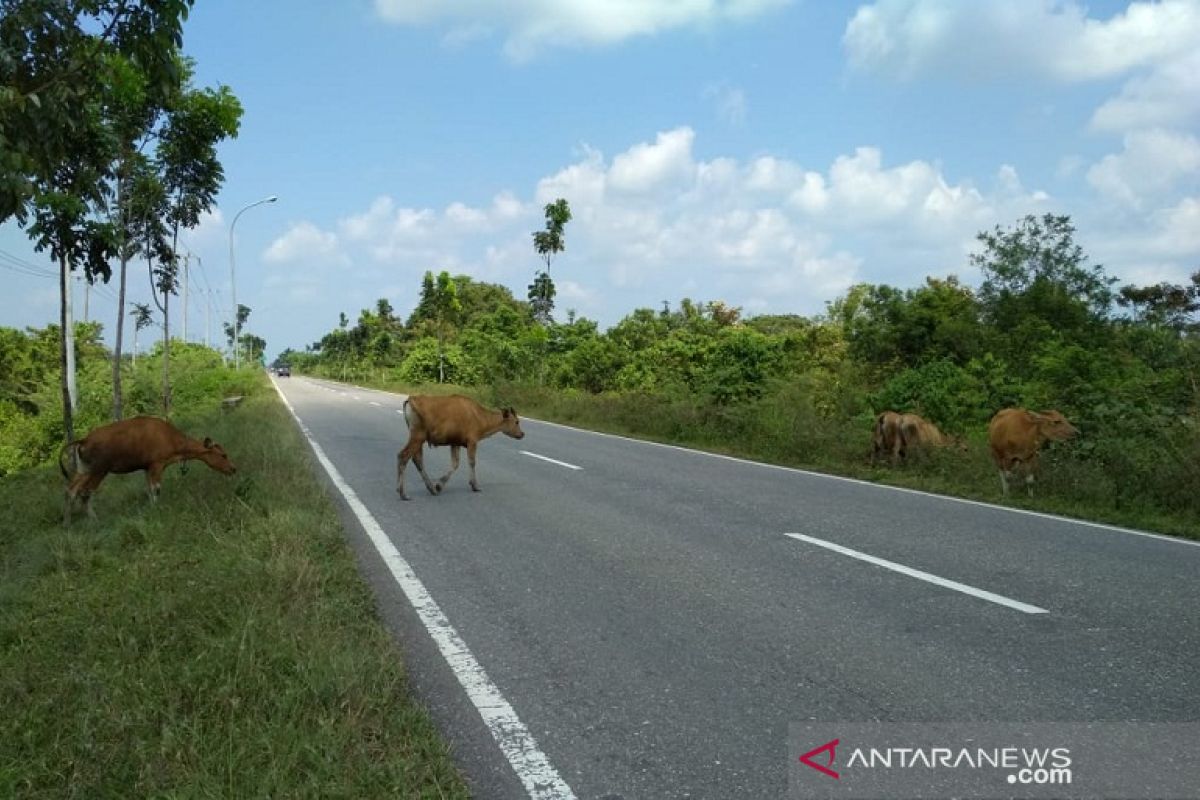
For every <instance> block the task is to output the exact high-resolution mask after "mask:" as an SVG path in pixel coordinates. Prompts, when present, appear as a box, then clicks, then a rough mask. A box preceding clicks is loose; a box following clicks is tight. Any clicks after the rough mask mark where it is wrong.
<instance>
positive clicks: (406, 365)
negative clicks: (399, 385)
mask: <svg viewBox="0 0 1200 800" xmlns="http://www.w3.org/2000/svg"><path fill="white" fill-rule="evenodd" d="M397 377H399V379H400V380H402V381H404V382H406V383H462V384H468V385H469V384H473V383H475V381H476V380H477V379H478V375H477V370H476V366H475V364H474V363H473V362H472V361H471V359H470V358H468V357H467V355H466V353H464V352H463V349H462V348H461V347H459V346H458V345H449V346H446V347H445V350H444V352H442V346H441V345H439V343H438V341H437V340H436V339H429V338H426V339H419V340H417V341H416V342H415V343H414V344H413V345H412V347H411V348H409V351H408V355H407V356H406V357H405V358H404V361H403V362H401V364H400V368H399V370H398V371H397Z"/></svg>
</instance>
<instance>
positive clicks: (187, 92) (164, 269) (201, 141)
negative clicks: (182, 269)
mask: <svg viewBox="0 0 1200 800" xmlns="http://www.w3.org/2000/svg"><path fill="white" fill-rule="evenodd" d="M179 70H180V73H181V75H182V81H181V85H182V86H183V87H184V88H183V90H182V91H181V92H180V94H179V95H178V96H177V97H175V98H173V99H172V102H171V103H170V105H169V106H168V108H167V112H166V117H165V119H164V122H163V130H162V132H161V134H160V135H159V144H158V155H157V159H156V161H157V165H158V169H159V174H160V175H161V176H162V184H163V189H164V190H165V193H166V197H167V209H166V219H165V222H166V224H167V225H168V227H169V229H170V231H171V252H170V258H169V259H168V260H160V261H159V266H160V269H159V271H158V273H157V276H156V277H157V279H158V280H157V288H158V289H159V291H161V293H162V296H163V299H162V302H161V303H159V301H158V298H157V296H155V297H154V301H155V303H158V305H159V308H161V309H162V312H163V413H164V414H168V413H170V407H171V374H170V316H169V314H168V309H169V298H170V295H171V294H173V293H174V292H175V286H176V276H177V275H178V262H179V257H178V253H177V246H178V242H179V229H180V228H181V227H182V228H194V227H196V226H197V225H199V224H200V215H201V214H203V213H204V212H205V211H208V210H210V209H211V208H212V205H213V201H214V200H215V199H216V196H217V192H218V191H219V190H220V188H221V184H222V183H223V182H224V180H225V171H224V169H223V168H222V166H221V162H220V160H219V159H218V158H217V144H218V143H219V142H221V141H223V140H224V139H227V138H231V137H236V136H237V133H238V127H239V122H240V120H241V116H242V105H241V103H239V102H238V99H237V98H236V97H235V96H234V95H233V92H232V91H230V89H229V87H228V86H220V87H218V88H216V89H192V88H190V86H188V82H189V80H190V78H191V73H192V64H191V62H190V61H186V60H183V59H180V63H179ZM151 288H152V289H153V288H155V285H154V282H152V287H151ZM151 294H152V296H153V294H154V293H153V291H152V292H151ZM237 327H238V331H236V332H235V333H237V334H240V329H241V325H240V323H238V324H237Z"/></svg>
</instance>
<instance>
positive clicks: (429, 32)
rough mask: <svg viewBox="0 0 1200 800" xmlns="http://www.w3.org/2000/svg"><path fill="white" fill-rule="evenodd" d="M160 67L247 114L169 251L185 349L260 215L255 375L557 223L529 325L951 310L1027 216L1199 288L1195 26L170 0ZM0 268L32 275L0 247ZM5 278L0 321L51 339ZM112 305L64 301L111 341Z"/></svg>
mask: <svg viewBox="0 0 1200 800" xmlns="http://www.w3.org/2000/svg"><path fill="white" fill-rule="evenodd" d="M184 49H185V51H186V52H187V53H188V54H189V55H191V56H193V57H194V58H195V59H196V60H197V63H198V71H197V83H198V84H201V85H215V84H217V83H225V84H227V85H229V86H230V87H231V88H232V89H233V91H234V92H235V93H236V94H237V95H238V97H239V98H240V99H241V100H242V102H243V104H244V106H245V109H246V113H245V116H244V118H243V121H242V131H241V134H240V135H239V137H238V138H237V139H236V140H233V141H230V142H228V143H226V144H225V145H224V146H223V147H222V151H221V152H222V159H223V162H224V165H225V170H226V184H225V188H224V190H223V191H222V193H221V195H220V198H219V202H220V207H219V208H218V209H216V210H215V211H214V213H213V214H212V215H210V216H209V217H207V218H206V219H205V220H204V222H203V224H202V225H201V226H200V227H199V228H198V229H197V230H196V231H194V232H192V233H191V234H190V235H189V237H188V242H187V245H188V247H189V249H190V251H191V252H192V253H193V254H195V256H196V257H198V258H199V259H200V263H201V264H202V267H201V268H200V269H198V270H197V271H196V274H194V276H193V281H192V287H193V289H195V288H196V287H199V288H200V289H201V291H193V292H192V294H191V297H190V298H189V308H190V311H191V313H190V317H189V328H188V336H189V338H191V339H200V340H202V339H203V336H204V320H205V314H206V312H207V311H208V306H209V304H211V306H212V313H213V322H212V331H213V336H214V339H215V338H216V336H217V334H216V331H217V330H218V329H219V322H220V321H224V320H226V319H227V318H228V313H229V311H228V308H229V303H230V293H229V223H230V221H231V220H232V218H233V215H234V214H236V213H237V211H238V210H239V209H240V208H242V207H244V206H245V205H246V204H248V203H251V202H253V201H255V200H258V199H260V198H262V197H265V196H267V195H271V194H275V195H278V196H279V198H280V199H279V201H278V202H277V203H275V204H271V205H263V206H260V207H257V208H254V209H252V210H250V211H247V212H246V213H245V214H244V215H243V216H242V218H241V220H240V221H239V222H238V225H237V241H236V248H237V256H236V258H237V281H238V282H237V295H238V300H239V301H240V302H242V303H245V304H246V305H249V306H251V308H252V309H253V312H252V314H251V318H250V323H249V328H250V330H252V331H253V332H255V333H258V334H259V335H261V336H263V337H264V338H266V339H267V341H268V344H269V350H270V352H277V351H278V350H280V349H282V348H283V347H287V346H291V347H295V348H302V347H303V346H304V345H305V344H308V343H311V342H313V341H315V340H317V339H319V338H320V336H321V335H322V334H323V333H325V332H326V331H328V330H330V329H331V328H332V327H333V326H334V325H335V324H336V321H337V316H338V312H340V311H344V312H346V313H347V315H348V316H350V317H351V319H354V318H356V317H357V314H358V311H359V309H361V308H364V307H367V306H371V305H373V304H374V301H375V299H376V298H379V297H386V298H387V299H388V300H389V301H390V302H391V303H392V304H393V305H394V306H395V307H396V309H397V310H398V311H399V312H401V313H402V314H405V315H407V313H408V312H409V311H410V310H411V309H412V307H413V306H414V304H415V302H416V295H417V292H418V290H419V286H420V278H421V275H422V274H423V273H424V271H425V270H427V269H432V270H435V271H438V270H442V269H447V270H450V271H451V272H453V273H465V274H468V275H471V276H473V277H475V278H477V279H480V280H486V281H492V282H497V283H501V284H504V285H506V286H508V287H510V288H511V289H512V290H513V293H514V294H515V295H516V296H518V297H524V295H525V292H526V286H527V285H528V283H529V282H530V280H531V279H532V277H533V274H534V271H535V269H537V267H538V265H539V261H538V260H537V258H536V256H535V254H534V252H533V249H532V243H531V236H530V233H531V232H532V231H534V230H537V229H540V228H541V227H542V225H543V222H544V218H543V215H542V210H541V209H542V206H543V205H544V204H545V203H547V202H549V201H552V200H554V199H555V198H556V197H565V198H567V200H568V201H569V202H570V203H571V206H572V209H573V210H574V213H575V219H574V220H573V221H572V222H571V223H570V224H569V225H568V226H567V230H566V240H567V250H566V252H565V253H563V254H562V255H561V256H559V258H558V259H557V260H556V261H555V263H554V265H553V268H552V275H553V277H554V279H555V282H556V285H557V286H558V290H559V296H558V307H557V310H558V316H559V317H560V318H561V317H562V316H563V315H564V314H565V312H566V310H567V309H568V308H573V309H575V310H577V312H578V313H579V314H581V315H583V316H587V317H590V318H593V319H597V320H598V321H599V322H600V323H601V325H602V326H608V325H611V324H613V323H615V322H616V321H618V320H619V319H620V318H621V317H622V316H624V315H625V314H626V313H628V312H629V311H631V310H632V309H634V308H636V307H642V306H649V307H655V308H657V307H659V306H660V305H661V303H662V301H663V300H668V301H670V302H671V303H672V304H673V305H674V304H675V303H677V302H678V301H679V299H680V298H682V297H685V296H687V297H691V298H693V299H696V300H723V301H725V302H726V303H729V304H731V305H736V306H741V307H742V308H743V309H744V310H745V312H746V313H747V314H757V313H789V312H794V313H801V314H816V313H820V312H821V311H822V310H823V309H824V307H825V303H826V302H827V301H830V300H833V299H834V298H836V297H837V296H839V295H840V294H841V293H843V292H844V291H845V289H846V288H847V287H848V286H850V285H851V284H853V283H856V282H860V281H867V282H877V283H891V284H893V285H899V286H904V287H910V286H915V285H917V284H919V283H920V282H921V281H922V280H923V279H924V277H925V276H926V275H937V276H943V275H947V274H957V275H959V276H960V277H961V278H962V279H963V280H964V281H966V282H968V283H970V284H976V283H977V282H978V279H979V276H978V274H976V273H975V272H974V271H973V270H972V269H971V267H970V265H969V262H968V255H969V254H970V253H971V252H973V251H974V250H975V249H976V244H975V241H974V236H975V234H976V233H978V232H979V231H981V230H985V229H990V228H992V227H993V226H995V225H998V224H999V225H1003V226H1008V225H1011V224H1013V223H1014V222H1016V221H1017V220H1018V219H1019V218H1020V217H1022V216H1023V215H1025V214H1029V213H1033V214H1041V213H1044V212H1054V213H1062V214H1069V215H1071V217H1072V218H1073V220H1074V221H1075V223H1076V226H1077V228H1078V233H1077V238H1078V241H1079V243H1080V244H1082V245H1083V247H1084V249H1085V250H1086V251H1087V252H1088V253H1089V255H1090V256H1091V257H1092V259H1093V261H1095V262H1099V263H1102V264H1104V265H1105V266H1106V267H1107V268H1108V270H1109V272H1110V274H1112V275H1115V276H1116V277H1118V278H1119V279H1120V280H1121V281H1122V283H1126V282H1133V283H1139V284H1140V283H1147V282H1154V281H1158V280H1171V281H1182V280H1184V279H1185V278H1186V276H1187V275H1188V274H1189V273H1190V272H1191V271H1193V270H1195V269H1197V268H1200V138H1198V135H1200V0H1166V1H1164V2H1156V3H1148V2H1139V3H1117V2H1093V3H1090V4H1088V5H1086V6H1084V5H1081V4H1078V3H1075V2H1052V1H1051V0H995V1H993V0H976V1H975V2H971V3H963V2H957V1H956V0H881V1H880V2H874V3H861V4H860V3H837V2H815V0H809V1H808V2H801V1H800V0H794V1H789V0H374V2H370V1H369V0H343V2H338V3H317V2H303V3H297V2H294V0H292V1H291V2H283V1H282V0H280V1H279V2H276V1H275V0H257V1H256V2H254V3H245V2H234V0H199V1H198V2H197V4H196V7H195V9H194V10H193V12H192V15H191V17H190V19H189V21H188V23H187V26H186V28H185V34H184ZM14 259H16V260H17V262H20V263H22V264H32V265H33V266H34V267H35V268H41V269H45V270H48V269H50V268H51V265H50V264H49V261H48V259H47V258H45V257H44V256H42V255H40V254H35V253H33V251H32V248H31V247H30V246H29V244H28V242H27V240H26V238H25V236H24V234H23V232H21V231H20V230H19V229H17V228H16V227H15V226H14V225H13V224H12V223H8V224H6V225H5V226H3V227H0V266H4V265H8V266H10V267H11V266H12V264H13V263H14ZM27 271H29V270H28V269H24V270H22V272H20V273H18V272H17V271H14V270H11V269H9V270H7V271H6V274H4V278H5V285H6V286H7V287H9V290H8V291H6V292H5V293H4V296H3V298H2V299H0V324H3V325H9V326H24V325H38V326H40V325H44V324H46V323H47V322H50V321H53V320H54V319H55V318H56V313H57V312H56V295H55V284H54V283H53V282H52V281H51V280H50V279H49V278H47V277H39V276H36V275H25V274H24V272H27ZM34 271H35V272H36V271H37V269H35V270H34ZM131 278H132V280H131V294H132V298H133V299H134V300H137V301H144V300H145V299H146V297H147V291H146V289H145V285H146V279H145V276H144V268H143V269H142V270H141V271H135V272H134V273H133V274H132V276H131ZM114 297H115V292H114V287H113V286H111V285H110V286H107V287H102V288H100V289H98V290H96V291H94V292H93V293H92V295H91V300H90V303H89V306H90V307H89V312H90V314H91V316H92V317H93V318H97V319H101V320H103V321H105V322H106V326H107V327H108V328H110V329H111V327H112V323H111V318H112V317H113V316H114V314H115V303H114V300H113V298H114ZM77 302H79V303H82V294H80V295H79V300H78V301H77ZM176 319H177V320H178V318H176Z"/></svg>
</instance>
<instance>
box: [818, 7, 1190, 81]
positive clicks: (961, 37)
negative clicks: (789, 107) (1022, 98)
mask: <svg viewBox="0 0 1200 800" xmlns="http://www.w3.org/2000/svg"><path fill="white" fill-rule="evenodd" d="M842 41H843V45H844V47H845V49H846V51H847V54H848V56H849V58H850V62H851V64H853V65H854V66H855V67H858V68H860V69H865V70H870V71H875V72H880V73H884V74H893V75H898V76H900V77H905V78H910V77H915V76H917V75H928V74H949V75H954V76H965V77H970V78H995V77H1002V76H1009V75H1014V74H1017V75H1027V74H1037V75H1045V76H1048V77H1050V78H1053V79H1056V80H1060V81H1068V82H1074V81H1085V80H1095V79H1099V78H1109V77H1114V76H1120V75H1123V74H1125V73H1127V72H1129V71H1130V70H1133V69H1137V68H1141V67H1148V66H1155V65H1158V64H1162V63H1166V62H1168V61H1171V60H1173V59H1175V58H1178V57H1180V56H1183V55H1185V54H1188V53H1191V52H1194V51H1195V49H1196V48H1197V47H1198V46H1200V3H1198V2H1197V1H1196V0H1163V1H1162V2H1156V3H1150V2H1135V3H1131V4H1130V5H1129V7H1128V8H1126V9H1125V11H1124V12H1122V13H1119V14H1116V15H1114V16H1113V17H1111V18H1109V19H1106V20H1099V19H1094V18H1091V17H1089V16H1088V15H1087V9H1086V7H1085V6H1083V5H1081V4H1079V3H1078V2H1075V1H1074V0H1065V1H1064V2H1051V1H1050V0H973V2H970V3H963V2H957V1H956V0H880V1H879V2H876V3H873V4H870V5H864V6H862V7H860V8H859V9H858V10H857V11H856V12H855V14H854V17H853V18H852V19H851V20H850V22H849V24H848V25H847V26H846V31H845V34H844V36H843V40H842Z"/></svg>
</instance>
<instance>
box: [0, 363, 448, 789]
mask: <svg viewBox="0 0 1200 800" xmlns="http://www.w3.org/2000/svg"><path fill="white" fill-rule="evenodd" d="M176 421H177V422H178V423H179V424H180V426H181V427H183V428H184V429H185V430H188V431H189V432H191V433H193V434H196V435H200V436H204V435H210V436H212V437H213V438H215V439H216V440H217V441H219V442H221V443H223V444H225V446H226V448H227V449H228V450H229V452H230V455H231V457H232V458H233V460H234V462H235V463H236V464H237V466H238V468H239V472H238V474H237V475H236V476H234V477H232V478H229V477H225V476H222V475H219V474H217V473H215V472H211V471H210V470H208V469H207V468H206V467H204V466H203V464H200V463H199V462H196V463H193V464H192V465H191V467H190V469H189V471H188V472H187V474H181V473H180V469H179V467H172V468H171V469H169V470H168V471H167V477H166V480H165V481H164V486H163V494H162V499H161V501H160V503H159V504H158V506H157V507H153V508H151V507H149V506H148V505H147V503H146V499H145V493H144V488H143V487H144V481H143V477H142V473H135V474H133V475H129V476H110V477H109V478H108V479H107V480H106V481H105V482H104V484H103V486H102V487H101V489H100V491H99V492H98V493H97V495H96V499H95V501H94V504H95V507H96V510H97V512H98V514H99V515H100V519H99V521H98V522H89V521H87V520H86V518H84V517H77V519H76V524H75V526H74V527H73V528H72V529H71V530H70V531H64V530H63V529H62V528H61V513H62V505H61V498H62V494H61V493H62V480H61V477H60V476H59V475H58V472H57V467H41V468H37V469H33V470H27V471H25V472H22V473H18V474H16V475H14V476H11V477H9V478H5V479H3V480H0V508H3V509H4V513H3V515H0V709H2V710H3V711H2V713H0V797H17V796H19V797H34V798H39V797H45V798H71V797H88V798H92V797H120V798H125V797H149V796H170V797H177V798H190V797H322V798H327V797H355V798H357V797H379V796H389V797H413V798H417V797H419V798H462V797H466V796H467V790H466V787H465V784H464V782H463V781H462V779H461V777H460V775H459V774H458V772H457V771H456V769H455V767H454V765H453V763H452V761H451V759H450V756H449V752H448V750H447V748H446V746H445V744H444V743H443V742H442V741H441V739H440V737H439V736H438V734H437V732H436V730H435V729H434V727H433V725H432V723H431V722H430V720H429V718H428V717H427V715H426V714H425V713H424V711H423V710H422V709H421V708H419V707H417V706H416V705H414V703H413V701H412V700H411V698H410V697H409V696H408V693H407V688H406V681H405V674H404V667H403V661H402V656H401V654H400V652H399V650H398V647H397V645H396V644H395V642H394V641H393V639H392V637H391V636H390V634H389V633H388V632H387V631H386V630H385V629H384V627H383V625H382V624H381V622H380V621H379V619H378V617H377V615H376V613H375V609H374V604H373V601H372V598H371V596H370V591H369V589H368V588H367V586H366V585H365V584H364V583H363V582H362V580H361V579H360V577H359V575H358V572H357V569H356V565H355V563H354V557H353V555H352V553H351V552H350V550H349V548H348V546H347V544H346V542H345V540H344V538H343V532H342V529H341V526H340V523H339V521H338V518H337V514H336V511H335V509H334V507H333V505H332V503H331V502H330V500H329V499H328V497H327V496H326V494H325V492H324V491H323V489H322V487H321V486H320V485H319V484H318V483H317V481H316V478H315V476H314V473H313V470H312V468H311V464H310V461H309V452H308V449H307V446H306V445H305V443H304V442H303V440H302V439H301V437H300V435H299V433H298V432H297V431H296V429H295V426H294V423H293V422H292V420H291V418H290V417H289V416H288V413H287V411H286V409H285V408H284V407H283V406H282V404H281V403H280V402H279V400H278V398H277V397H276V395H275V393H274V392H273V391H270V389H269V388H268V387H266V385H265V382H263V381H259V385H258V386H257V387H255V391H254V392H253V393H252V394H251V395H250V396H249V397H247V398H246V400H245V401H244V403H243V404H242V406H241V407H240V408H239V409H237V410H236V411H234V412H232V413H227V414H220V413H218V412H214V413H209V414H204V415H196V416H193V417H191V418H188V417H183V418H181V419H177V420H176Z"/></svg>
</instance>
